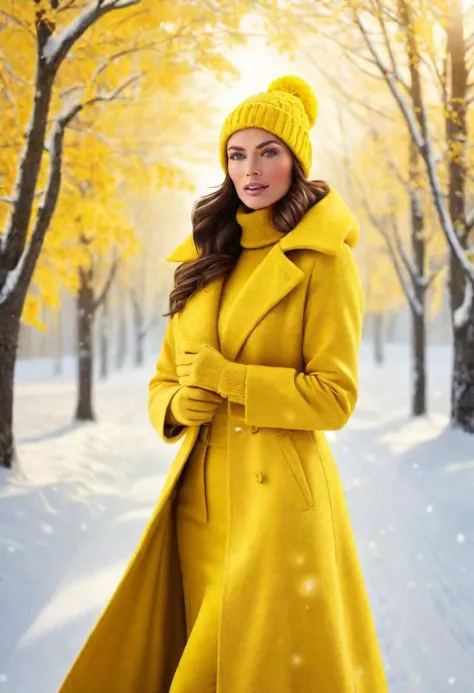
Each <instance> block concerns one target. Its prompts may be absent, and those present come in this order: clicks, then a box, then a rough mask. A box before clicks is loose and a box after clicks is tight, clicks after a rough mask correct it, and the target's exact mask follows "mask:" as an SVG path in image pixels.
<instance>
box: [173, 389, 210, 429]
mask: <svg viewBox="0 0 474 693" xmlns="http://www.w3.org/2000/svg"><path fill="white" fill-rule="evenodd" d="M222 401H223V399H222V397H220V396H219V395H216V394H215V393H214V392H209V391H208V390H202V389H201V388H199V387H187V386H184V387H181V388H180V389H179V390H178V392H177V393H176V394H175V395H174V396H173V398H172V399H171V402H170V404H169V411H170V414H171V417H170V419H171V420H170V424H171V425H178V426H179V425H181V426H199V425H200V424H203V423H210V422H211V421H212V419H213V417H214V414H215V413H216V411H217V410H218V409H219V407H220V406H221V404H222Z"/></svg>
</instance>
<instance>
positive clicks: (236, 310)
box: [221, 245, 304, 361]
mask: <svg viewBox="0 0 474 693" xmlns="http://www.w3.org/2000/svg"><path fill="white" fill-rule="evenodd" d="M303 278H304V273H303V272H302V270H300V269H299V268H298V267H297V266H296V265H295V264H294V263H293V262H291V260H289V259H288V258H287V257H286V255H285V254H284V253H283V251H282V250H281V248H280V247H279V246H278V245H275V246H273V248H272V249H271V250H270V252H269V253H268V255H266V256H265V258H264V259H263V260H262V262H261V263H260V264H259V265H258V267H257V268H256V269H255V270H254V272H253V273H252V274H251V276H250V277H249V279H248V280H247V282H246V283H245V284H244V286H243V287H242V289H241V291H240V292H239V294H238V296H237V298H236V299H235V301H234V304H233V306H232V308H231V309H230V311H229V314H228V317H227V320H226V323H225V324H224V325H222V326H221V336H222V340H221V341H222V345H221V346H222V353H223V355H224V356H225V357H226V358H227V359H229V360H230V361H235V360H236V359H237V357H238V355H239V353H240V351H241V349H242V347H243V346H244V344H245V342H246V341H247V339H248V337H249V335H250V334H251V333H252V331H253V330H254V329H255V327H256V326H257V325H258V323H259V322H260V321H261V320H262V319H263V318H264V316H265V315H266V314H267V313H268V312H269V311H270V310H271V309H272V308H273V307H274V306H276V305H277V303H279V302H280V301H281V300H282V299H283V298H285V296H286V295H287V294H289V293H290V291H292V290H293V289H294V288H295V286H297V285H298V284H299V283H300V281H302V279H303Z"/></svg>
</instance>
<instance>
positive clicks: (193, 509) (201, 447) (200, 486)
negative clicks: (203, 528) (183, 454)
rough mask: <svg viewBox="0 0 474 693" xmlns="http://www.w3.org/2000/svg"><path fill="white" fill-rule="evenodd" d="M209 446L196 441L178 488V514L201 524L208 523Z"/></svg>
mask: <svg viewBox="0 0 474 693" xmlns="http://www.w3.org/2000/svg"><path fill="white" fill-rule="evenodd" d="M208 449H209V446H208V444H207V443H205V442H201V441H199V440H198V441H196V443H195V444H194V447H193V449H192V451H191V454H190V455H189V457H188V459H187V461H186V464H185V465H184V468H183V471H182V473H181V478H180V480H179V486H178V514H179V516H180V517H181V518H188V519H190V520H193V521H195V522H199V523H200V524H204V525H205V524H206V523H207V521H208V509H207V498H206V469H205V467H206V458H207V452H208Z"/></svg>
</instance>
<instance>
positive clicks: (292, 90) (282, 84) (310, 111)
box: [268, 75, 318, 128]
mask: <svg viewBox="0 0 474 693" xmlns="http://www.w3.org/2000/svg"><path fill="white" fill-rule="evenodd" d="M268 91H284V92H286V93H287V94H292V95H293V96H296V97H298V98H299V99H300V100H301V101H302V102H303V106H304V110H305V112H306V115H307V116H308V120H309V126H310V127H311V128H312V127H313V125H314V124H315V123H316V118H317V116H318V102H317V100H316V96H315V94H314V91H313V90H312V89H311V87H310V86H309V84H308V83H307V82H305V81H304V79H301V77H297V76H296V75H284V76H283V77H278V79H275V80H273V82H272V83H271V84H270V85H269V87H268Z"/></svg>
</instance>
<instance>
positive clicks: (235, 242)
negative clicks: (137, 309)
mask: <svg viewBox="0 0 474 693" xmlns="http://www.w3.org/2000/svg"><path fill="white" fill-rule="evenodd" d="M291 154H292V157H293V180H292V183H291V186H290V189H289V190H288V192H287V193H286V195H284V196H283V197H282V198H281V199H280V200H278V201H277V202H276V203H275V204H274V205H273V215H272V222H273V225H274V226H275V228H276V229H277V230H278V231H280V232H281V233H282V234H287V233H289V232H290V231H292V229H294V228H295V226H296V225H297V224H298V223H299V222H300V221H301V219H302V218H303V217H304V215H305V214H306V212H307V211H308V210H309V209H310V208H311V207H313V205H315V204H317V203H318V202H320V201H321V200H322V199H323V198H325V197H326V195H327V194H328V192H329V184H328V183H327V182H326V181H324V180H308V179H307V178H306V177H305V175H304V173H303V169H302V167H301V164H300V163H299V161H298V159H297V158H296V157H295V156H294V154H293V153H291ZM240 206H242V202H241V200H240V199H239V197H238V195H237V191H236V189H235V187H234V184H233V182H232V180H231V178H230V177H229V175H226V177H225V180H224V182H223V184H222V185H221V186H220V187H219V188H218V190H216V191H215V192H213V193H210V194H209V195H205V196H204V197H202V198H201V199H199V200H198V201H197V202H196V204H195V205H194V208H193V212H192V227H193V237H194V243H195V245H196V248H197V250H198V253H199V257H198V258H197V259H196V260H191V261H189V262H183V263H182V264H181V265H179V267H178V268H177V269H176V271H175V273H174V287H173V290H172V291H171V293H170V297H169V312H168V313H165V314H164V317H169V316H172V315H174V314H175V313H178V312H179V311H180V310H181V309H182V308H184V306H185V305H186V303H187V302H188V301H189V299H190V298H191V296H193V295H194V294H195V293H196V291H198V290H199V289H202V288H203V287H204V286H206V285H207V284H209V283H210V282H212V281H213V280H214V279H217V277H227V276H228V275H229V274H230V273H231V272H232V270H233V268H234V266H235V264H236V262H237V260H238V258H239V255H240V253H241V246H240V238H241V235H242V229H241V228H240V226H239V224H238V223H237V219H236V214H237V210H238V208H239V207H240ZM244 209H247V211H249V212H251V211H253V210H251V209H248V208H245V206H244Z"/></svg>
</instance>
